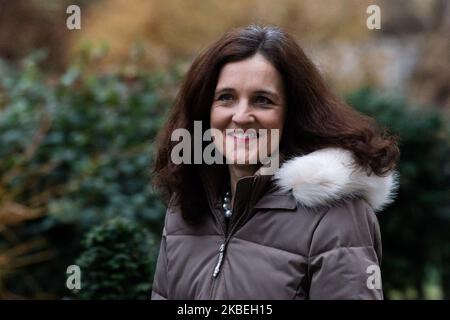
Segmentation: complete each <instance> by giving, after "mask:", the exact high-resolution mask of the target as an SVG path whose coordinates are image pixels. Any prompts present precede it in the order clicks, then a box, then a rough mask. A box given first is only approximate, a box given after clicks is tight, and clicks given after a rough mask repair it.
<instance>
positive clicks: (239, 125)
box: [210, 54, 286, 165]
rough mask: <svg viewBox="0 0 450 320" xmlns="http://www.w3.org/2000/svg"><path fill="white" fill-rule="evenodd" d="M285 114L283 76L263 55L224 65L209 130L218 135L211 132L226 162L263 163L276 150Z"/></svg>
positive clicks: (216, 91) (215, 95) (215, 94)
mask: <svg viewBox="0 0 450 320" xmlns="http://www.w3.org/2000/svg"><path fill="white" fill-rule="evenodd" d="M285 111H286V106H285V95H284V90H283V80H282V77H281V75H280V74H279V72H278V71H277V70H276V69H275V67H273V66H272V64H271V63H270V62H269V61H268V60H266V59H265V58H264V56H262V55H261V54H255V55H254V56H252V57H250V58H247V59H245V60H242V61H237V62H231V63H228V64H226V65H225V66H224V67H223V68H222V70H221V72H220V74H219V79H218V82H217V86H216V90H215V93H214V101H213V104H212V107H211V115H210V120H211V128H214V129H218V130H217V131H218V132H220V133H221V136H220V137H218V136H217V134H214V132H213V136H214V143H215V145H216V148H217V149H218V151H219V152H220V153H221V154H222V155H224V156H225V158H226V160H227V163H233V164H236V163H237V164H245V165H249V164H255V163H257V162H260V161H262V160H263V158H264V154H267V156H270V155H271V154H272V153H273V152H274V150H276V149H277V148H278V145H279V142H280V138H281V133H282V130H283V123H284V116H285ZM266 150H267V151H266ZM258 151H259V153H260V154H259V155H258Z"/></svg>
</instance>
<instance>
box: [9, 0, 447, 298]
mask: <svg viewBox="0 0 450 320" xmlns="http://www.w3.org/2000/svg"><path fill="white" fill-rule="evenodd" d="M69 4H77V5H79V6H80V8H81V30H72V31H70V30H68V29H67V28H66V18H67V17H68V14H66V8H67V6H68V5H69ZM370 4H378V5H379V6H380V8H381V13H382V19H381V22H382V25H381V26H382V29H381V30H368V29H367V28H366V19H367V17H368V15H367V13H366V8H367V6H368V5H370ZM252 22H258V23H268V24H276V25H280V26H282V27H283V28H285V29H286V30H287V31H288V32H291V33H292V34H293V35H294V36H295V37H296V38H297V40H298V41H299V43H300V44H301V45H302V46H303V47H304V49H305V51H306V52H307V54H308V55H309V56H310V57H311V58H312V60H313V61H314V62H315V63H316V64H317V66H318V67H319V69H320V70H321V72H322V73H323V76H324V77H325V79H326V81H327V82H328V84H329V85H330V87H331V88H332V89H333V90H334V91H335V92H336V93H337V94H339V95H341V96H342V97H344V98H345V99H346V100H347V101H348V102H349V103H350V104H351V105H352V106H354V107H355V108H357V109H359V110H361V111H362V112H364V113H366V114H369V115H371V116H373V117H375V118H377V119H378V121H380V122H381V123H383V124H384V125H386V126H387V127H389V128H390V130H391V131H392V132H393V133H395V134H397V135H398V136H399V137H400V147H401V152H402V155H401V161H400V165H399V172H400V176H401V180H400V182H401V184H400V189H399V193H398V198H397V201H396V202H395V203H394V204H393V205H391V206H390V207H388V208H387V209H386V210H385V211H384V212H383V213H381V214H380V215H379V220H380V223H381V232H382V237H383V262H382V272H383V285H384V291H385V295H386V298H389V299H449V298H450V232H449V231H450V201H449V200H450V196H449V195H450V166H449V161H448V159H449V155H450V125H449V110H450V90H449V83H450V2H449V1H446V0H424V1H415V0H395V1H368V0H367V1H359V0H344V1H340V2H337V1H333V2H330V1H326V0H315V1H312V0H303V1H301V0H280V1H276V2H275V1H266V0H248V1H245V2H243V1H237V0H229V1H217V0H208V1H201V0H183V1H182V0H165V1H156V0H127V1H125V0H91V1H87V0H84V1H83V0H80V1H75V0H60V1H45V2H43V1H34V0H16V1H8V0H0V298H7V299H45V298H49V299H67V298H75V299H78V298H81V299H146V298H148V297H149V293H150V289H151V280H152V278H153V271H154V267H155V262H156V256H157V250H158V247H159V240H160V236H161V231H162V223H163V217H164V206H163V205H162V203H161V201H160V200H159V198H158V196H157V195H156V194H155V193H154V191H153V189H152V188H151V184H150V182H151V175H150V171H151V166H152V161H153V156H154V153H153V152H154V139H155V135H156V133H157V131H158V129H159V128H160V127H161V125H162V124H163V123H164V119H165V117H166V115H167V112H168V110H169V108H170V106H171V103H172V101H173V99H174V97H175V94H176V92H177V89H178V85H179V83H180V80H181V78H182V76H183V75H184V73H185V72H186V70H187V67H188V66H189V64H190V62H191V61H192V59H193V57H194V56H195V55H196V54H197V53H198V52H200V51H201V50H202V49H203V48H204V47H205V46H206V45H208V44H209V43H210V42H211V41H213V40H215V39H216V38H217V37H219V36H220V35H221V34H222V33H223V32H225V31H226V30H228V29H229V28H231V27H236V26H242V25H246V24H249V23H252ZM72 264H77V265H79V266H80V267H81V269H82V289H81V290H78V291H76V290H75V291H71V290H68V289H67V288H66V278H67V274H66V269H67V267H68V266H69V265H72Z"/></svg>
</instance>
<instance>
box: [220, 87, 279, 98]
mask: <svg viewBox="0 0 450 320" xmlns="http://www.w3.org/2000/svg"><path fill="white" fill-rule="evenodd" d="M235 91H236V90H235V89H234V88H231V87H224V88H219V89H218V90H217V91H216V92H215V93H214V94H215V95H217V94H220V93H225V92H235ZM253 93H254V94H266V95H269V96H271V97H273V98H275V99H278V98H280V96H279V95H278V94H277V93H276V92H273V91H270V90H256V91H254V92H253Z"/></svg>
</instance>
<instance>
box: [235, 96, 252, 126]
mask: <svg viewBox="0 0 450 320" xmlns="http://www.w3.org/2000/svg"><path fill="white" fill-rule="evenodd" d="M231 120H232V121H233V122H234V123H236V124H237V125H241V126H242V125H245V124H249V123H253V122H255V117H254V115H253V114H252V110H251V108H250V105H249V104H248V102H247V101H246V100H242V101H241V102H240V103H239V104H238V105H236V107H235V112H234V114H233V117H232V119H231Z"/></svg>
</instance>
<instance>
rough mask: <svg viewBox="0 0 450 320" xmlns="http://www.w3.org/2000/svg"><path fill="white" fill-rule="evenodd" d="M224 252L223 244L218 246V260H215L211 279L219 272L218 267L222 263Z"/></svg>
mask: <svg viewBox="0 0 450 320" xmlns="http://www.w3.org/2000/svg"><path fill="white" fill-rule="evenodd" d="M224 251H225V242H224V243H222V244H221V245H220V249H219V259H218V260H217V263H216V266H215V267H214V272H213V278H215V277H217V275H218V274H219V271H220V266H221V265H222V261H223V252H224Z"/></svg>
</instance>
